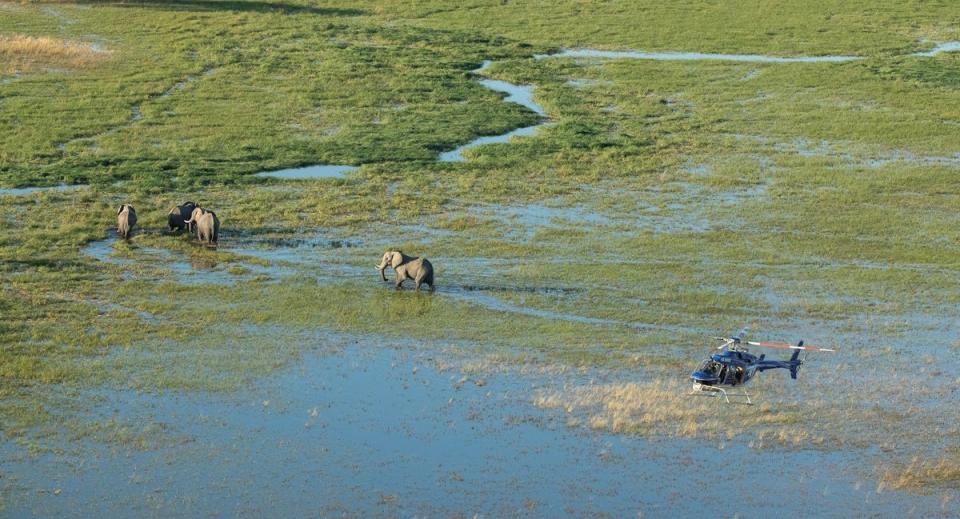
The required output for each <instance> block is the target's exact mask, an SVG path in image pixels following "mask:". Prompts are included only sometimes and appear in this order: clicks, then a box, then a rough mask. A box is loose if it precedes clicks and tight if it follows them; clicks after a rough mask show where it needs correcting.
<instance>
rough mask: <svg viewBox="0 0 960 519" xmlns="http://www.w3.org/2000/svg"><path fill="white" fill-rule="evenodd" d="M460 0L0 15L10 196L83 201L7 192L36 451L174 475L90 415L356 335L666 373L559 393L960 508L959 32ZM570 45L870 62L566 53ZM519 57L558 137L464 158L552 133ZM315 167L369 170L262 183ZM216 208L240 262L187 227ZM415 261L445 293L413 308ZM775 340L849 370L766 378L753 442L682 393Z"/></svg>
mask: <svg viewBox="0 0 960 519" xmlns="http://www.w3.org/2000/svg"><path fill="white" fill-rule="evenodd" d="M448 4H449V3H448V2H417V3H414V4H411V3H409V2H389V1H387V2H359V3H358V2H349V3H348V2H341V3H337V2H329V3H324V5H323V6H321V7H318V6H316V4H315V3H314V2H310V3H307V2H298V1H284V2H272V1H256V2H255V1H216V0H214V1H203V2H192V1H186V0H184V1H176V2H149V1H144V2H109V1H98V2H28V3H21V2H0V57H2V58H4V60H3V64H2V65H0V67H2V68H0V121H2V124H3V125H4V127H5V128H7V131H4V132H0V187H5V188H13V187H22V186H57V185H59V184H61V183H64V184H68V185H82V187H79V188H77V189H74V190H49V191H37V192H31V193H26V194H21V193H16V192H13V193H12V194H11V193H5V192H4V191H3V190H0V206H2V214H3V215H4V216H3V218H4V222H5V225H4V226H2V227H0V276H2V278H0V279H2V281H0V312H2V316H3V319H2V320H0V398H2V403H0V423H2V424H3V425H4V427H3V431H2V434H3V435H5V437H6V438H7V440H8V441H16V442H18V443H19V444H20V445H24V446H26V447H27V448H28V449H31V450H41V447H40V443H44V442H38V440H37V439H38V438H50V437H57V435H58V434H59V435H62V434H63V433H62V431H60V429H62V428H64V426H66V428H67V429H68V433H67V434H66V436H67V437H68V438H69V437H70V436H71V435H73V436H74V437H82V438H90V437H93V438H97V439H100V440H102V441H114V442H117V443H121V444H126V445H132V446H134V447H135V448H149V446H150V445H152V444H153V443H155V442H162V441H163V437H164V436H165V434H167V431H164V430H163V428H162V427H150V426H148V425H145V424H124V423H122V422H118V421H117V420H116V419H114V417H109V418H107V419H103V420H100V419H99V418H97V419H93V418H91V419H86V418H84V417H85V416H86V411H88V410H89V405H92V404H88V403H85V402H80V401H78V399H76V398H71V396H72V395H73V394H74V393H75V392H77V391H80V390H82V389H88V388H91V387H92V388H113V389H117V390H137V391H144V392H160V393H162V392H164V391H180V390H183V391H224V392H227V391H232V390H235V389H237V388H238V387H242V386H243V385H244V384H247V383H249V381H250V380H252V379H254V378H258V377H262V376H266V375H269V374H271V373H274V372H275V371H276V370H277V369H279V368H281V367H283V366H286V365H288V364H289V363H291V362H294V361H296V360H297V359H299V358H300V356H301V355H303V353H304V352H305V351H308V350H309V349H310V348H311V347H314V346H316V345H317V344H320V343H322V342H323V341H324V340H325V339H324V338H323V337H318V332H317V331H318V330H322V331H323V332H324V333H326V332H331V333H332V332H338V333H344V334H364V335H368V336H371V337H378V338H386V339H409V340H414V341H426V342H429V343H449V344H457V345H462V346H464V347H465V348H469V349H470V350H471V351H473V352H474V353H476V354H477V355H478V356H481V357H483V356H489V357H495V358H498V359H509V360H508V362H510V361H517V362H520V361H524V362H548V363H558V364H562V365H564V366H567V367H573V368H579V369H585V370H589V369H599V370H611V371H615V372H625V373H628V374H630V375H631V376H632V375H633V374H637V376H638V377H639V376H640V375H641V374H642V376H643V377H644V380H647V381H648V382H642V383H641V382H623V383H619V382H617V383H611V384H606V385H591V384H586V383H584V384H582V385H579V386H577V387H569V388H565V389H564V390H558V391H551V392H540V393H537V392H536V391H533V390H531V391H530V394H529V395H527V396H528V399H529V401H531V402H534V401H535V403H536V404H537V405H539V406H540V407H543V408H549V409H561V410H563V413H564V415H567V421H568V423H570V424H571V425H574V426H578V427H579V426H586V427H589V428H593V429H597V430H603V431H611V432H614V433H627V434H636V435H643V436H649V437H694V438H700V439H708V440H718V439H722V440H724V441H727V440H736V441H742V442H745V443H750V444H751V445H753V446H755V447H758V448H759V447H763V446H775V447H779V448H783V447H789V448H815V449H827V450H829V449H836V448H855V449H863V450H864V451H867V452H871V451H870V449H880V450H881V451H883V453H884V455H885V456H891V457H893V458H894V461H895V462H896V463H899V465H897V466H901V467H906V468H904V469H903V470H902V471H899V472H884V471H883V470H878V472H877V474H876V475H877V477H879V478H880V479H881V481H883V482H885V483H884V484H885V485H887V486H888V487H889V488H894V489H906V490H911V491H913V490H918V489H920V490H922V489H924V488H928V487H929V488H938V489H939V488H942V487H944V486H945V487H947V488H950V489H956V488H957V480H958V478H957V475H956V463H955V462H954V458H955V456H953V458H944V459H943V460H939V461H937V460H935V459H934V458H931V457H930V452H942V450H943V448H945V447H948V446H949V445H950V444H951V442H955V441H956V439H957V438H958V431H957V429H956V425H955V424H956V423H960V417H958V416H957V413H958V409H960V406H957V396H956V394H955V392H952V391H951V387H952V386H955V384H956V381H955V380H954V379H955V378H956V376H955V374H956V372H957V371H958V370H960V363H958V361H957V360H956V359H955V353H956V344H957V343H956V333H957V324H958V323H957V321H956V319H955V316H954V315H953V314H954V313H955V312H953V310H952V309H953V308H956V305H957V304H958V303H960V290H958V288H960V284H958V280H960V276H958V274H960V225H958V224H960V221H958V220H960V217H958V215H960V196H958V194H960V180H958V179H960V177H958V175H957V173H958V169H960V159H958V157H957V150H958V149H960V146H958V144H960V141H958V137H957V135H958V134H957V132H956V127H957V125H958V124H960V113H958V112H957V111H956V110H957V109H956V107H957V106H960V102H958V101H960V99H958V96H960V90H958V88H957V87H958V86H960V85H958V83H957V77H956V70H957V67H958V65H960V53H950V52H945V53H941V54H938V55H936V56H932V57H926V56H914V55H912V54H911V53H912V52H915V51H918V50H923V49H926V48H929V47H930V46H931V44H930V43H928V41H934V42H941V41H947V40H950V39H958V35H957V34H955V32H954V31H955V30H956V29H955V27H956V26H957V22H958V20H957V19H956V13H955V12H954V11H955V9H953V8H952V6H949V5H945V6H931V5H926V3H924V5H922V6H919V5H914V4H915V3H912V2H887V3H886V5H885V6H884V8H882V9H881V8H877V9H872V10H866V11H864V10H862V9H860V8H859V7H858V6H854V5H847V4H848V2H839V1H836V2H834V1H830V2H822V4H823V5H822V8H820V9H817V10H816V12H812V11H813V9H811V8H810V7H809V6H807V5H805V4H803V3H790V2H779V1H773V0H767V1H764V2H761V4H762V6H763V7H765V8H767V9H756V8H755V7H753V6H755V4H756V3H755V2H754V3H752V4H751V6H752V7H750V8H745V7H743V6H726V7H725V6H720V5H718V6H713V7H711V8H710V9H705V10H696V13H697V14H696V15H695V16H690V12H691V11H690V10H688V9H683V8H682V7H683V5H686V4H685V3H676V2H673V3H669V4H662V5H661V4H653V3H651V4H650V5H649V6H647V7H646V8H644V9H642V10H640V9H637V10H636V12H641V11H642V13H643V14H642V17H643V20H640V21H637V20H636V17H635V13H634V11H633V8H632V7H631V5H632V4H621V3H618V2H609V3H602V4H596V5H594V4H591V8H590V10H589V12H586V11H585V10H584V9H583V8H582V6H581V3H580V2H559V3H557V2H549V3H541V2H513V3H506V4H504V3H502V2H500V1H499V0H498V1H489V2H488V1H477V2H472V3H471V5H470V6H469V9H468V7H451V5H452V4H451V5H448ZM547 4H549V5H547ZM467 11H469V14H466V12H467ZM625 11H629V13H627V14H629V16H627V15H625ZM756 12H762V13H773V12H776V13H778V15H777V16H772V15H766V16H765V17H761V19H760V20H759V21H757V19H756V17H755V16H754V15H755V14H756ZM636 16H640V15H636ZM757 27H761V28H762V29H757ZM875 27H884V28H885V29H884V30H883V31H877V30H875ZM667 29H669V30H667ZM690 42H697V45H698V47H697V48H691V47H690V45H691V43H690ZM561 48H602V49H642V50H663V51H699V52H723V53H763V54H769V55H775V56H791V55H827V54H837V55H853V56H858V57H861V58H862V59H859V60H856V61H851V62H845V63H740V62H724V61H683V62H673V61H653V60H631V59H594V58H552V59H538V58H537V57H536V56H538V55H541V54H545V53H549V52H553V51H556V50H558V49H561ZM106 49H109V50H106ZM484 60H493V63H492V64H491V65H490V66H489V67H487V68H485V69H484V70H483V71H482V75H483V77H485V78H490V79H498V80H502V81H507V82H510V83H514V84H523V85H532V86H533V97H534V99H535V101H536V102H537V103H538V104H539V105H540V106H543V107H544V109H545V112H546V118H547V120H548V124H546V125H544V126H542V127H540V128H539V129H538V131H537V132H536V133H534V134H533V135H531V136H526V137H520V138H515V139H513V140H512V141H510V142H509V143H506V144H494V145H488V146H480V147H477V148H473V149H470V150H467V151H466V152H464V156H465V157H466V159H467V160H465V161H463V162H443V163H441V162H438V161H437V160H436V159H437V157H438V156H439V154H440V153H441V152H444V151H449V150H451V149H453V148H455V147H457V146H459V145H461V144H464V143H466V142H469V141H470V140H472V139H474V138H476V137H478V136H485V135H496V134H499V133H504V132H507V131H510V130H512V129H515V128H518V127H523V126H529V125H532V124H535V123H537V122H538V121H539V120H540V116H539V115H538V114H536V113H534V112H532V111H530V110H528V109H526V108H524V107H522V106H520V105H517V104H514V103H505V102H503V96H502V95H501V94H500V93H497V92H494V91H491V90H489V89H487V88H484V87H483V86H482V85H481V84H480V83H479V81H478V78H477V76H476V75H474V74H471V72H470V71H471V70H474V69H476V68H477V67H478V66H479V65H480V64H481V63H482V62H483V61H484ZM93 65H95V66H93ZM105 93H109V95H105ZM312 164H343V165H346V164H350V165H356V166H360V167H359V168H358V169H356V170H352V171H350V172H348V173H346V174H345V176H344V177H343V178H336V179H323V180H316V181H281V180H276V179H265V178H260V177H257V176H255V174H256V173H257V172H261V171H269V170H276V169H282V168H287V167H297V166H307V165H312ZM188 199H189V200H194V201H195V202H197V203H199V204H200V205H203V206H209V207H212V208H215V209H216V211H217V214H218V215H219V217H220V218H221V220H222V231H221V237H220V246H219V248H218V249H212V248H206V247H199V246H197V245H196V244H195V240H191V239H189V238H188V237H186V236H183V235H175V234H168V233H166V232H164V231H165V230H166V213H167V210H169V209H170V208H171V207H173V206H174V205H176V204H179V203H181V202H183V201H184V200H188ZM122 203H129V204H131V205H133V206H135V207H136V208H137V213H138V217H139V223H138V227H139V230H138V232H135V233H134V237H133V238H132V239H131V240H129V241H119V240H116V239H115V237H114V235H113V234H112V233H111V232H109V231H107V229H108V228H111V227H112V226H113V224H114V222H115V215H116V210H117V207H118V206H119V205H120V204H122ZM390 248H399V249H402V250H403V251H404V252H406V253H410V254H415V255H425V256H427V257H428V258H430V260H431V261H432V262H433V265H434V268H435V270H436V279H437V285H438V287H437V291H436V292H435V293H433V294H414V293H411V292H395V291H393V290H392V289H391V288H389V286H390V285H389V284H382V283H381V282H380V281H379V279H378V277H377V275H376V273H375V271H374V270H373V268H372V267H373V265H374V263H375V262H376V260H377V259H378V258H379V257H380V255H381V254H382V253H383V252H384V251H385V250H387V249H390ZM744 324H751V325H753V327H754V329H755V330H756V333H758V334H760V335H765V336H766V335H767V334H770V335H772V337H770V338H772V339H773V338H775V339H778V340H796V339H798V338H805V339H808V340H809V341H811V342H813V343H827V344H839V345H840V346H841V351H842V353H841V354H840V355H837V356H835V357H833V358H830V359H825V358H822V357H818V358H815V359H811V362H810V366H809V367H808V368H809V369H808V368H807V367H805V371H804V372H803V374H802V375H801V377H800V381H798V382H797V383H794V382H793V381H789V382H788V383H787V384H786V385H783V386H781V385H780V382H783V380H782V379H781V380H778V379H776V378H775V377H773V378H771V380H766V379H764V380H763V381H762V382H761V383H758V386H759V387H758V388H757V393H758V394H759V395H760V398H759V400H760V401H761V402H762V403H761V404H760V405H758V406H755V407H753V408H737V409H735V410H733V411H731V416H734V417H735V418H736V421H735V425H734V426H731V425H730V422H729V421H722V420H720V419H719V418H718V417H717V413H716V409H717V407H716V405H715V404H716V402H714V401H712V400H705V401H703V400H695V401H691V400H690V399H687V398H686V397H685V396H684V395H683V393H684V391H685V389H686V376H687V374H688V373H689V371H690V369H692V365H691V364H693V363H695V362H696V361H697V360H699V357H700V356H701V355H703V354H704V352H705V351H706V346H705V345H706V344H707V343H706V342H705V337H707V336H710V335H716V334H718V333H723V332H725V331H729V330H730V329H732V328H739V327H740V326H742V325H744ZM951 354H953V356H951ZM878 381H882V383H879V384H878ZM878 386H879V387H878ZM864 388H870V389H869V390H865V389H864ZM951 420H952V422H951ZM951 423H952V424H953V425H950V424H951ZM917 424H920V425H921V426H920V427H917ZM944 424H947V425H944ZM885 435H890V436H893V437H897V438H900V440H897V441H899V442H900V443H898V444H897V445H894V446H891V445H890V443H889V441H890V440H885V439H884V436H885ZM61 438H62V436H61ZM951 456H952V454H951ZM911 460H914V461H912V462H911ZM0 502H2V500H0Z"/></svg>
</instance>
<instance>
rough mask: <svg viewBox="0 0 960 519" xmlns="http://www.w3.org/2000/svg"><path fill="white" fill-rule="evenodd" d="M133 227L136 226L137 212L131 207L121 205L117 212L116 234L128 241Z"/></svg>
mask: <svg viewBox="0 0 960 519" xmlns="http://www.w3.org/2000/svg"><path fill="white" fill-rule="evenodd" d="M134 225H137V212H136V211H134V209H133V206H132V205H129V204H123V205H121V206H120V209H119V210H118V211H117V234H119V235H120V237H121V238H123V239H125V240H127V239H130V233H131V232H132V230H133V226H134Z"/></svg>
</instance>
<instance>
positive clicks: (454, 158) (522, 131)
mask: <svg viewBox="0 0 960 519" xmlns="http://www.w3.org/2000/svg"><path fill="white" fill-rule="evenodd" d="M541 126H543V124H537V125H534V126H525V127H523V128H517V129H516V130H511V131H509V132H507V133H504V134H502V135H491V136H488V137H478V138H476V139H474V140H472V141H470V142H468V143H466V144H464V145H463V146H460V147H458V148H456V149H453V150H450V151H445V152H443V153H441V154H440V156H438V157H437V160H439V161H440V162H461V161H464V160H466V158H464V156H463V152H464V151H465V150H469V149H470V148H476V147H477V146H483V145H484V144H502V143H505V142H509V141H510V139H511V138H513V137H530V136H531V135H533V134H535V133H536V132H537V129H539V128H540V127H541Z"/></svg>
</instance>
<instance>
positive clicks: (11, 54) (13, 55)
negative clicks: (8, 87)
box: [0, 34, 110, 74]
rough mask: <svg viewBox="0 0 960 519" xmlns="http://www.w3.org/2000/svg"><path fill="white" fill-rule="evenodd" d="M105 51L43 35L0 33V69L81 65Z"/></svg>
mask: <svg viewBox="0 0 960 519" xmlns="http://www.w3.org/2000/svg"><path fill="white" fill-rule="evenodd" d="M109 56H110V52H109V51H105V50H99V49H95V48H93V47H92V46H90V45H88V44H85V43H80V42H74V41H68V40H61V39H57V38H48V37H44V36H40V37H36V36H24V35H16V34H15V35H12V36H5V35H0V73H2V74H14V73H18V72H27V71H29V70H32V69H36V68H40V67H64V68H85V67H89V66H92V65H94V64H96V63H99V62H100V61H103V60H104V59H106V58H107V57H109Z"/></svg>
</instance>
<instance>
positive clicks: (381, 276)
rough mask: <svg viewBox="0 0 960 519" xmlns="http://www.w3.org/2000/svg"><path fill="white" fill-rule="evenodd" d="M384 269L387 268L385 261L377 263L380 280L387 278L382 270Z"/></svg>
mask: <svg viewBox="0 0 960 519" xmlns="http://www.w3.org/2000/svg"><path fill="white" fill-rule="evenodd" d="M386 269H387V264H386V263H384V264H382V265H377V271H379V272H380V279H382V280H384V281H386V280H387V275H386V274H384V273H383V271H384V270H386Z"/></svg>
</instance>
